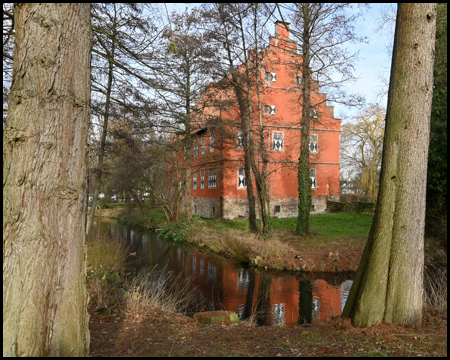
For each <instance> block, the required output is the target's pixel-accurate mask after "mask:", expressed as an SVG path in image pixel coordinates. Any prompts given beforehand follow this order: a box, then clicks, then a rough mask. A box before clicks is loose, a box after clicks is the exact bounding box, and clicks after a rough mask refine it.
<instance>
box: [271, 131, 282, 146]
mask: <svg viewBox="0 0 450 360" xmlns="http://www.w3.org/2000/svg"><path fill="white" fill-rule="evenodd" d="M279 135H281V139H278V136H279ZM275 137H277V139H275ZM275 140H278V141H280V140H281V148H277V147H276V146H275ZM272 150H273V151H284V132H282V131H272Z"/></svg>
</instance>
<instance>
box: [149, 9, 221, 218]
mask: <svg viewBox="0 0 450 360" xmlns="http://www.w3.org/2000/svg"><path fill="white" fill-rule="evenodd" d="M169 19H170V26H171V28H170V29H169V28H166V30H165V31H164V32H163V34H162V37H161V39H160V43H159V50H160V51H159V54H158V64H157V65H155V66H156V68H157V70H156V71H157V74H158V76H157V81H158V89H159V90H158V95H157V99H158V102H159V104H160V106H159V112H160V114H161V117H162V118H164V120H163V121H161V122H160V128H161V129H163V130H164V131H166V132H170V133H172V135H174V134H177V136H178V137H179V138H180V139H179V140H180V141H181V143H182V144H179V145H180V146H179V147H178V148H171V149H170V150H171V151H177V150H178V151H182V152H183V156H184V157H185V165H186V166H185V168H184V169H183V172H184V174H183V183H184V185H185V198H184V209H185V214H186V218H187V219H188V220H190V219H191V218H192V200H191V199H192V197H191V189H192V186H191V179H192V157H193V154H192V151H193V144H194V141H197V138H195V136H194V135H193V134H194V133H195V132H196V131H198V130H199V123H200V122H199V116H200V117H201V112H202V104H200V103H198V102H197V100H198V99H199V98H200V93H201V91H202V90H204V88H205V86H206V82H207V80H209V79H210V73H211V68H212V66H213V64H214V63H215V62H216V60H217V58H216V53H217V52H216V51H215V49H214V48H213V46H212V45H211V44H210V43H209V42H208V41H207V39H206V38H205V36H204V33H203V32H202V31H201V25H202V22H203V19H202V18H201V16H200V14H199V12H198V10H196V9H194V10H192V11H190V12H189V11H185V12H184V13H182V14H176V13H173V14H172V16H171V17H170V18H169ZM171 145H174V144H173V143H172V144H171ZM173 169H174V170H175V168H173ZM178 170H181V169H178ZM177 186H178V185H177Z"/></svg>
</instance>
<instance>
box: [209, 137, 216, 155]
mask: <svg viewBox="0 0 450 360" xmlns="http://www.w3.org/2000/svg"><path fill="white" fill-rule="evenodd" d="M214 147H215V140H214V135H213V134H211V135H210V137H209V152H214Z"/></svg>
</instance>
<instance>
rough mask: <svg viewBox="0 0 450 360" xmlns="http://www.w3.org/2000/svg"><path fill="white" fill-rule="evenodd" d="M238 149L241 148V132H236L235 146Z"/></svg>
mask: <svg viewBox="0 0 450 360" xmlns="http://www.w3.org/2000/svg"><path fill="white" fill-rule="evenodd" d="M236 146H237V148H238V149H242V147H243V142H242V131H241V130H238V133H237V144H236Z"/></svg>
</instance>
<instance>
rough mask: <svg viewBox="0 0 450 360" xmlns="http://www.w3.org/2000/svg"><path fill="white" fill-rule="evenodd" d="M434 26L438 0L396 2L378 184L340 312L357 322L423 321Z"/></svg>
mask: <svg viewBox="0 0 450 360" xmlns="http://www.w3.org/2000/svg"><path fill="white" fill-rule="evenodd" d="M435 31H436V4H428V3H422V4H417V3H416V4H399V6H398V12H397V23H396V30H395V40H394V52H393V58H392V69H391V81H390V87H389V97H388V109H387V115H386V130H385V139H384V148H383V160H382V168H381V178H380V191H379V194H378V200H377V207H376V210H375V215H374V221H373V224H372V228H371V230H370V234H369V239H368V241H367V244H366V247H365V249H364V253H363V258H362V260H361V264H360V266H359V269H358V272H357V275H356V279H355V281H354V283H353V286H352V289H351V291H350V294H349V297H348V299H347V303H346V305H345V308H344V311H343V314H342V315H343V316H346V317H350V318H352V322H353V324H354V325H356V326H361V327H366V326H373V325H376V324H379V323H381V322H382V321H384V322H386V323H396V324H400V325H404V326H411V327H418V326H420V324H421V319H422V293H423V265H424V252H423V251H424V244H423V240H424V226H425V190H426V179H427V155H428V143H429V132H430V114H431V99H432V92H433V58H434V43H435Z"/></svg>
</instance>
